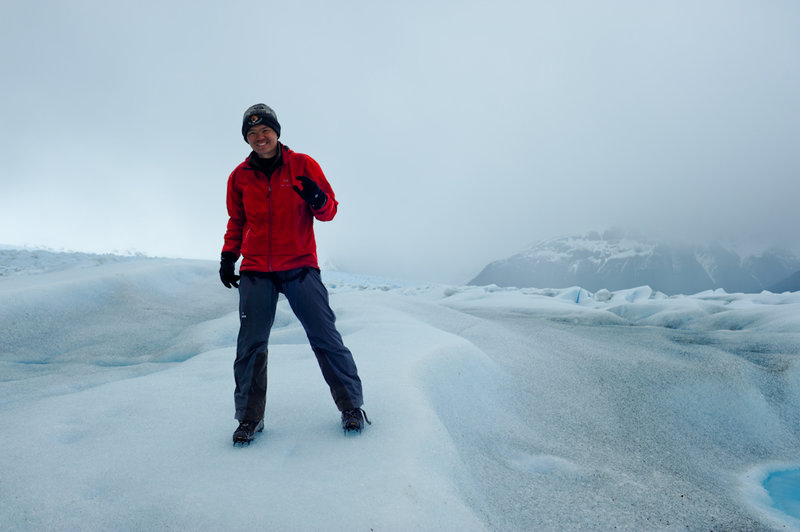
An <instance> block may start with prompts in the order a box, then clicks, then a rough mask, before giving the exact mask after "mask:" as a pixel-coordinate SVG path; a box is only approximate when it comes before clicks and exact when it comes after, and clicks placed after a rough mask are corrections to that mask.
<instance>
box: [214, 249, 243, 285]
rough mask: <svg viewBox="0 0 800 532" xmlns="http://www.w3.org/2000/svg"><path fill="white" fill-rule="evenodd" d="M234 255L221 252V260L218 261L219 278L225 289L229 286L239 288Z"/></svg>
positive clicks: (228, 252)
mask: <svg viewBox="0 0 800 532" xmlns="http://www.w3.org/2000/svg"><path fill="white" fill-rule="evenodd" d="M237 259H238V257H237V256H236V254H234V253H231V252H230V251H223V252H222V259H221V260H220V261H219V278H220V280H221V281H222V284H224V285H225V286H226V287H227V288H230V287H231V285H233V286H235V287H236V288H239V282H238V281H239V276H238V275H236V269H235V266H236V260H237Z"/></svg>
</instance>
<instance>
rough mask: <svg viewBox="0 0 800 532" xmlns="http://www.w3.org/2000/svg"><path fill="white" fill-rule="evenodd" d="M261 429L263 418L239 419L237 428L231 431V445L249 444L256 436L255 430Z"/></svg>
mask: <svg viewBox="0 0 800 532" xmlns="http://www.w3.org/2000/svg"><path fill="white" fill-rule="evenodd" d="M263 430H264V420H263V419H262V420H261V421H240V422H239V428H238V429H236V430H235V431H233V445H234V446H236V444H239V445H241V446H243V447H244V446H245V445H250V442H251V441H253V438H255V437H256V432H261V431H263Z"/></svg>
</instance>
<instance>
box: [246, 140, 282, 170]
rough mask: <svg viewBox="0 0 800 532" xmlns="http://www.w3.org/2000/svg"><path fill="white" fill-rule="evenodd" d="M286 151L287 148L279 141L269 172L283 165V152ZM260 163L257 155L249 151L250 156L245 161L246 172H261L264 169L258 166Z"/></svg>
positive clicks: (260, 165)
mask: <svg viewBox="0 0 800 532" xmlns="http://www.w3.org/2000/svg"><path fill="white" fill-rule="evenodd" d="M287 149H288V148H287V147H286V146H284V145H283V144H282V143H281V142H280V141H279V142H278V154H277V157H276V158H275V160H274V161H273V163H272V165H271V167H270V169H271V171H274V170H275V169H276V168H278V167H280V166H281V165H282V164H283V152H284V150H287ZM260 161H261V159H260V158H259V157H258V155H256V152H255V151H251V152H250V155H248V156H247V159H245V168H247V169H248V170H260V171H262V172H263V171H264V170H265V169H264V168H263V165H262V164H259V163H260ZM270 173H272V172H270Z"/></svg>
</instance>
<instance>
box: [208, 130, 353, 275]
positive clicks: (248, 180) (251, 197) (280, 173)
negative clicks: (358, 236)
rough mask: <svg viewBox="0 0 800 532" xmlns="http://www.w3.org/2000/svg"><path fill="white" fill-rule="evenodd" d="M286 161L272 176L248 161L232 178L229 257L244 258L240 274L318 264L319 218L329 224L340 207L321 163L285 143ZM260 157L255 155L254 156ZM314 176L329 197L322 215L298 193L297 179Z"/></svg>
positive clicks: (281, 145) (227, 243)
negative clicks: (316, 221) (315, 236)
mask: <svg viewBox="0 0 800 532" xmlns="http://www.w3.org/2000/svg"><path fill="white" fill-rule="evenodd" d="M278 146H279V148H280V150H281V159H282V160H281V162H280V164H279V166H278V167H277V168H276V169H275V170H274V172H273V173H272V175H271V176H269V177H267V176H266V175H265V173H264V172H262V171H261V170H257V169H256V168H255V167H253V166H252V165H251V163H250V158H249V157H248V158H247V159H245V160H244V162H242V163H241V164H240V165H239V166H237V167H236V168H235V169H234V170H233V172H231V175H230V177H229V178H228V201H227V203H228V216H229V217H230V218H229V220H228V229H227V231H226V232H225V245H224V246H223V248H222V251H223V252H226V251H227V252H232V253H234V254H235V255H236V256H237V257H238V256H240V255H241V256H242V257H243V258H242V264H241V266H240V270H243V271H256V272H276V271H284V270H291V269H293V268H301V267H304V266H311V267H313V268H319V265H318V264H317V243H316V240H315V239H314V227H313V225H314V218H316V219H318V220H320V221H323V222H327V221H329V220H332V219H333V217H334V216H335V215H336V210H337V207H338V205H339V204H338V203H337V201H336V198H335V197H334V195H333V190H332V189H331V186H330V184H328V181H327V180H326V179H325V175H324V174H323V173H322V169H321V168H320V166H319V164H317V162H316V161H315V160H314V159H312V158H311V157H309V156H308V155H305V154H302V153H295V152H293V151H292V150H290V149H289V148H288V147H286V146H284V145H283V144H278ZM253 156H254V155H253ZM302 175H304V176H307V177H310V178H311V179H312V180H313V181H314V182H315V183H317V185H319V187H320V188H321V189H322V191H323V192H325V194H326V195H327V196H328V200H327V201H326V202H325V205H323V206H322V208H321V209H319V210H317V211H313V212H312V210H311V208H310V207H309V206H308V204H307V203H306V202H305V201H304V200H303V199H302V198H301V197H300V196H299V195H298V194H297V192H295V191H294V189H293V188H292V186H293V185H297V186H299V187H301V188H302V185H301V183H300V182H299V181H297V180H296V179H295V178H296V177H298V176H302Z"/></svg>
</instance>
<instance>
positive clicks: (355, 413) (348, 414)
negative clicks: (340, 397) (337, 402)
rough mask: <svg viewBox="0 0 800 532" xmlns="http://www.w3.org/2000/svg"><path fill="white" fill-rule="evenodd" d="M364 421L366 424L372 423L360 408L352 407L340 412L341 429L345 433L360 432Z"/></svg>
mask: <svg viewBox="0 0 800 532" xmlns="http://www.w3.org/2000/svg"><path fill="white" fill-rule="evenodd" d="M364 421H366V422H367V424H368V425H372V422H371V421H370V420H369V418H368V417H367V413H366V412H364V411H363V410H361V409H360V408H353V409H352V410H345V411H344V412H342V429H344V433H345V434H347V433H348V432H361V429H362V428H364Z"/></svg>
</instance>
